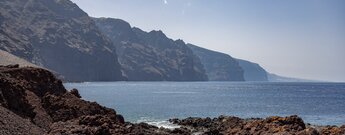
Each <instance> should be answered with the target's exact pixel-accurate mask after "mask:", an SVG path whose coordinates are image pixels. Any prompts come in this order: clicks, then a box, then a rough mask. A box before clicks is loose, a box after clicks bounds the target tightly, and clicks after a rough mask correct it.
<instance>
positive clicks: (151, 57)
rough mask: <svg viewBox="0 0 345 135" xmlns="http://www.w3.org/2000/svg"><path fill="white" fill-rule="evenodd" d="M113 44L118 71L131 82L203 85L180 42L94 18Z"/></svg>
mask: <svg viewBox="0 0 345 135" xmlns="http://www.w3.org/2000/svg"><path fill="white" fill-rule="evenodd" d="M94 20H95V22H96V25H97V26H98V27H99V28H100V29H101V30H102V31H103V32H104V33H105V34H106V35H107V36H108V37H109V38H111V39H112V41H113V42H114V45H115V47H116V52H117V54H118V57H119V62H120V64H121V66H122V71H123V73H124V74H125V75H126V77H128V80H132V81H206V80H208V78H207V75H206V74H205V70H204V67H203V65H202V64H201V62H200V60H199V58H198V57H197V56H195V55H194V53H193V51H192V50H191V49H190V48H189V47H188V46H187V45H186V44H185V43H184V42H183V41H182V40H176V41H174V40H172V39H170V38H168V37H167V36H166V35H165V34H164V33H163V32H162V31H151V32H145V31H142V30H141V29H139V28H131V26H130V25H129V24H128V23H127V22H125V21H123V20H120V19H112V18H94Z"/></svg>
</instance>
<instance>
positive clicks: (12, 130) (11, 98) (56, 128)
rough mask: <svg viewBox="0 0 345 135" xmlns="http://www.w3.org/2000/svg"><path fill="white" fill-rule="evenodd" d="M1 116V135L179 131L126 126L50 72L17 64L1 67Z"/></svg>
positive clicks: (110, 110)
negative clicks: (70, 88) (69, 89)
mask: <svg viewBox="0 0 345 135" xmlns="http://www.w3.org/2000/svg"><path fill="white" fill-rule="evenodd" d="M0 113H1V119H0V127H1V128H0V133H1V134H2V135H7V134H8V135H11V134H37V135H38V134H85V135H106V134H118V135H122V134H144V135H149V134H157V135H164V134H175V133H174V132H177V131H174V130H168V129H159V128H157V127H154V126H150V125H147V124H145V123H141V124H132V123H126V122H125V120H124V118H123V117H122V116H121V115H118V114H117V113H116V112H115V110H113V109H109V108H106V107H103V106H100V105H99V104H97V103H95V102H88V101H84V100H82V99H80V95H79V94H78V92H77V90H76V89H74V90H72V91H71V92H69V91H67V90H66V89H65V88H64V87H63V85H62V82H61V81H60V80H58V79H56V78H55V77H54V75H53V74H52V73H51V72H49V71H48V70H45V69H40V68H32V67H24V68H20V67H19V66H18V65H13V66H0ZM18 123H22V124H19V126H18V125H16V124H18ZM179 132H181V131H179ZM184 132H187V131H184Z"/></svg>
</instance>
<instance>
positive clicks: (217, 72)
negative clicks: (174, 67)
mask: <svg viewBox="0 0 345 135" xmlns="http://www.w3.org/2000/svg"><path fill="white" fill-rule="evenodd" d="M188 47H189V48H191V49H192V50H193V52H194V54H196V55H197V56H198V57H199V58H200V60H201V62H202V64H203V65H204V67H205V69H206V73H207V76H208V78H209V80H210V81H244V77H243V69H242V68H241V67H240V65H239V63H238V62H237V60H236V59H234V58H232V57H231V56H230V55H227V54H224V53H220V52H216V51H211V50H208V49H205V48H201V47H198V46H195V45H192V44H188Z"/></svg>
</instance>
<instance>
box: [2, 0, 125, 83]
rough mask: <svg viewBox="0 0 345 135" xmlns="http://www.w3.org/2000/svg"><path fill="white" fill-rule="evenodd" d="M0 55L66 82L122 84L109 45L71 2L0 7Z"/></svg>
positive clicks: (24, 1)
mask: <svg viewBox="0 0 345 135" xmlns="http://www.w3.org/2000/svg"><path fill="white" fill-rule="evenodd" d="M0 49H1V50H4V51H6V52H9V53H11V54H13V55H15V56H18V57H20V58H23V59H25V60H27V61H29V62H31V63H33V64H36V65H38V66H43V67H45V68H47V69H50V70H52V71H56V72H58V73H59V74H61V75H63V76H64V77H65V79H66V80H68V81H116V80H123V79H124V78H123V76H122V73H121V71H120V69H121V67H120V64H119V63H118V59H117V55H116V52H115V51H114V50H115V48H114V46H113V44H112V42H111V40H110V39H108V38H106V36H104V35H103V34H102V33H101V32H100V31H99V30H98V28H97V27H96V26H95V23H94V21H93V20H92V19H91V18H90V17H89V16H88V15H87V14H86V13H85V12H83V11H82V10H81V9H80V8H79V7H78V6H77V5H76V4H74V3H72V2H71V1H69V0H5V1H0Z"/></svg>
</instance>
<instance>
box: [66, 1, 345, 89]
mask: <svg viewBox="0 0 345 135" xmlns="http://www.w3.org/2000/svg"><path fill="white" fill-rule="evenodd" d="M72 1H73V2H75V3H76V4H77V5H78V6H79V7H80V8H81V9H83V10H84V11H85V12H86V13H88V14H89V15H90V16H92V17H111V18H119V19H123V20H125V21H127V22H129V23H130V24H131V25H132V27H139V28H141V29H143V30H145V31H151V30H162V31H163V32H164V33H165V34H166V35H167V36H168V37H170V38H172V39H174V40H176V39H182V40H184V41H185V42H187V43H191V44H195V45H198V46H200V47H204V48H207V49H211V50H215V51H219V52H223V53H227V54H229V55H231V56H232V57H235V58H240V59H245V60H249V61H252V62H255V63H258V64H260V65H261V66H262V67H264V68H265V69H266V70H267V71H268V72H271V73H275V74H279V75H283V76H288V77H296V78H303V79H312V80H322V81H337V82H345V0H285V1H283V0H260V1H259V0H72Z"/></svg>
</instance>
